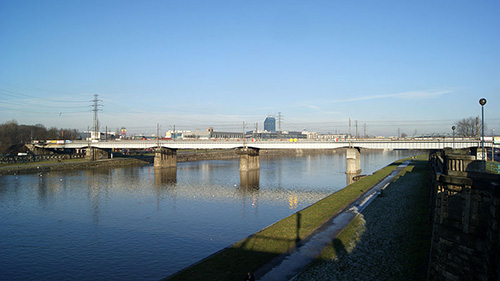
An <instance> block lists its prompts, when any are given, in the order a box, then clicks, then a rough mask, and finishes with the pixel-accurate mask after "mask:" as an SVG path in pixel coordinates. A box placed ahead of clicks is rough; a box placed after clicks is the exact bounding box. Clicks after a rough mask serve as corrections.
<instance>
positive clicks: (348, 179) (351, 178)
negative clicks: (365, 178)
mask: <svg viewBox="0 0 500 281" xmlns="http://www.w3.org/2000/svg"><path fill="white" fill-rule="evenodd" d="M359 175H361V172H360V173H345V179H346V181H345V182H346V185H350V184H351V183H354V182H355V181H356V180H357V177H358V176H359Z"/></svg>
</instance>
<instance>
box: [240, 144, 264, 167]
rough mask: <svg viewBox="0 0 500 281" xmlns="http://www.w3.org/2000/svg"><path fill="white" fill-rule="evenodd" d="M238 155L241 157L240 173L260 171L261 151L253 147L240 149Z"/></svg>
mask: <svg viewBox="0 0 500 281" xmlns="http://www.w3.org/2000/svg"><path fill="white" fill-rule="evenodd" d="M236 153H238V154H239V155H240V171H241V172H245V171H253V170H260V162H259V149H258V148H252V147H240V148H238V149H237V151H236Z"/></svg>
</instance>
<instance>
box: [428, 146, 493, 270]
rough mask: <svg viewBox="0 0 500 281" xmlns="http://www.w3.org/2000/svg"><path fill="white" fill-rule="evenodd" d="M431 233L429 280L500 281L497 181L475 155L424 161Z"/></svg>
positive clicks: (437, 155) (442, 154)
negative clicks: (428, 177) (428, 166)
mask: <svg viewBox="0 0 500 281" xmlns="http://www.w3.org/2000/svg"><path fill="white" fill-rule="evenodd" d="M429 160H430V164H431V168H432V171H433V173H431V174H432V178H431V183H432V185H431V207H432V220H433V232H432V243H431V255H430V263H429V280H500V248H499V240H500V232H499V222H500V176H499V175H494V174H488V173H486V171H485V162H484V161H477V160H476V158H475V156H471V155H463V154H461V155H457V154H453V153H452V151H451V150H447V151H436V152H433V153H431V154H430V157H429Z"/></svg>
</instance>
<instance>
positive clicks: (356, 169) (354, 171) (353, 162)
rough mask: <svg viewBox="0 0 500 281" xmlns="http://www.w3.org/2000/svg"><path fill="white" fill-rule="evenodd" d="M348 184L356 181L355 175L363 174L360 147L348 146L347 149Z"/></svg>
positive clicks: (346, 172) (346, 171)
mask: <svg viewBox="0 0 500 281" xmlns="http://www.w3.org/2000/svg"><path fill="white" fill-rule="evenodd" d="M345 174H346V176H347V180H346V183H347V185H349V184H351V183H353V182H354V177H355V176H359V175H360V174H361V153H360V148H358V147H354V148H347V149H346V170H345Z"/></svg>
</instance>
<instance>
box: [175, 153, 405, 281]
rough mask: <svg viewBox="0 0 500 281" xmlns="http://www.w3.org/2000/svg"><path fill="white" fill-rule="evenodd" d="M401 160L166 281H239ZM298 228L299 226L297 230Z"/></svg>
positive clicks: (316, 226)
mask: <svg viewBox="0 0 500 281" xmlns="http://www.w3.org/2000/svg"><path fill="white" fill-rule="evenodd" d="M404 160H405V159H402V160H398V161H395V162H394V163H392V164H390V165H388V166H386V167H385V168H383V169H381V170H379V171H377V172H376V173H374V174H373V175H371V176H369V177H365V178H362V179H361V180H359V181H357V182H355V183H353V184H351V185H349V186H347V187H345V188H343V189H342V190H340V191H338V192H336V193H334V194H332V195H330V196H328V197H326V198H324V199H322V200H320V201H319V202H317V203H315V204H313V205H311V206H309V207H308V208H306V209H304V210H302V211H300V212H298V213H295V214H293V215H291V216H289V217H287V218H285V219H283V220H281V221H279V222H277V223H275V224H273V225H271V226H269V227H267V228H265V229H263V230H261V231H259V232H257V233H255V234H254V235H252V236H249V237H247V238H245V239H243V240H241V241H239V242H237V243H235V244H233V245H232V246H230V247H228V248H225V249H223V250H221V251H219V252H217V253H216V254H214V255H212V256H210V257H208V258H206V259H204V260H202V261H200V262H199V263H197V264H195V265H193V266H191V267H188V268H187V269H184V270H182V271H180V272H178V273H177V274H174V275H173V276H171V277H170V278H168V279H167V280H239V279H241V278H242V276H244V274H245V273H246V272H248V271H256V270H257V269H259V268H260V267H262V266H263V265H265V264H266V263H267V262H269V261H270V260H271V259H273V258H275V257H277V256H279V255H280V254H282V253H284V252H286V251H288V250H289V249H291V248H293V247H294V246H295V243H296V241H297V240H300V239H304V238H306V237H308V236H310V235H311V234H312V233H313V232H314V231H315V230H316V229H317V228H318V227H320V226H321V225H322V224H323V223H325V222H326V221H327V220H328V219H330V218H331V217H332V216H333V215H335V214H337V213H338V212H340V211H341V210H342V209H344V208H345V207H346V206H348V205H349V204H350V203H352V202H353V201H355V200H356V199H357V198H358V197H359V196H360V195H362V194H364V193H365V192H366V191H367V190H368V189H369V188H370V187H372V186H373V185H375V184H376V183H378V182H379V181H380V180H382V179H383V178H384V177H386V176H387V175H389V174H390V173H391V172H392V171H393V170H394V169H395V168H397V167H398V166H399V165H400V164H401V163H402V162H404ZM298 226H300V227H298Z"/></svg>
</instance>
